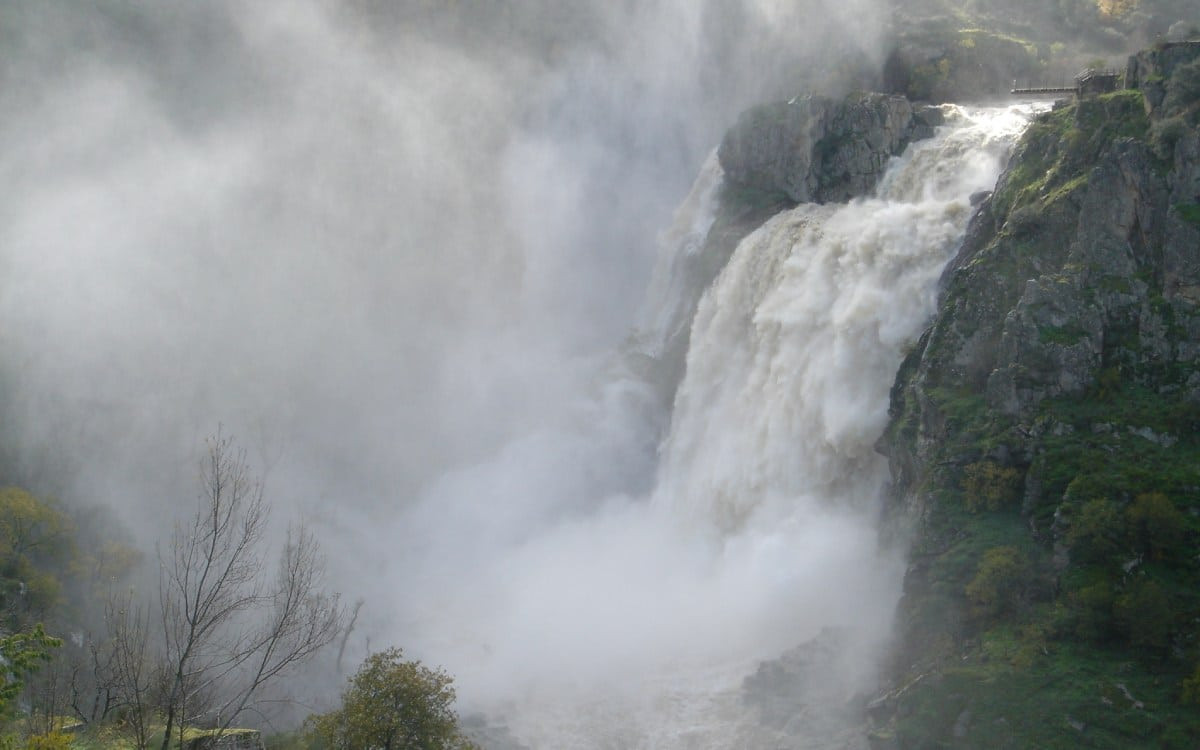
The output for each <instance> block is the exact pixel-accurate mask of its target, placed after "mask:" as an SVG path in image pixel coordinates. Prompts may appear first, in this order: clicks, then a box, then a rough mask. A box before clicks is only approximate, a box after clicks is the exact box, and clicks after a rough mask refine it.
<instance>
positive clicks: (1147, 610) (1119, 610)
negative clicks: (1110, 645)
mask: <svg viewBox="0 0 1200 750" xmlns="http://www.w3.org/2000/svg"><path fill="white" fill-rule="evenodd" d="M1113 614H1114V615H1115V616H1116V619H1117V624H1118V626H1120V628H1121V631H1122V632H1123V633H1124V634H1125V637H1126V638H1128V639H1129V644H1130V645H1131V646H1133V647H1134V648H1135V649H1138V650H1140V651H1143V652H1145V653H1147V654H1152V655H1157V656H1162V655H1165V654H1166V652H1167V648H1168V647H1169V646H1170V645H1171V632H1172V630H1174V627H1175V612H1174V610H1173V608H1172V607H1171V600H1170V598H1168V596H1167V593H1166V592H1165V591H1163V589H1162V587H1161V586H1159V585H1158V584H1157V583H1155V582H1154V581H1150V580H1145V579H1141V580H1138V581H1136V582H1134V584H1133V585H1132V586H1130V589H1129V591H1127V592H1126V593H1124V594H1122V595H1121V596H1120V597H1118V598H1117V600H1116V602H1115V603H1114V606H1113Z"/></svg>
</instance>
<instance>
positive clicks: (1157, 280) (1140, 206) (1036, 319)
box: [871, 44, 1200, 748]
mask: <svg viewBox="0 0 1200 750" xmlns="http://www.w3.org/2000/svg"><path fill="white" fill-rule="evenodd" d="M1129 67H1130V73H1129V80H1130V82H1131V83H1132V84H1134V85H1140V86H1141V89H1140V90H1127V91H1119V92H1116V93H1114V94H1111V95H1106V96H1102V97H1098V98H1087V99H1084V100H1082V101H1079V102H1077V103H1073V104H1070V105H1067V106H1060V107H1059V108H1057V109H1055V110H1054V111H1052V112H1049V113H1046V114H1045V115H1042V116H1041V117H1039V118H1038V120H1037V121H1036V122H1035V123H1034V124H1033V125H1032V126H1031V127H1030V129H1029V131H1028V132H1027V134H1026V136H1025V137H1024V139H1023V141H1022V144H1021V146H1020V147H1019V149H1018V152H1017V153H1016V154H1015V155H1014V157H1013V159H1012V162H1011V163H1010V166H1009V169H1008V170H1007V172H1006V173H1005V175H1004V176H1003V177H1002V178H1001V180H1000V182H999V184H998V185H997V187H996V190H995V192H994V194H993V195H992V196H991V198H990V199H989V200H988V201H986V202H985V204H984V205H983V206H982V208H981V210H980V211H979V212H978V214H977V215H976V216H975V217H974V219H973V221H972V223H971V227H970V229H969V230H968V236H967V239H966V241H965V242H964V245H963V247H962V249H961V251H960V253H959V254H958V256H957V257H956V259H955V260H954V261H953V262H952V263H951V265H950V266H949V268H948V269H947V271H946V274H945V276H944V277H943V285H944V289H943V295H942V299H941V302H940V309H939V312H938V315H937V317H936V319H935V321H934V323H933V325H932V327H931V328H930V329H929V330H928V331H927V332H926V334H925V336H924V337H923V338H922V339H921V341H920V343H919V345H918V346H917V348H916V349H915V350H914V351H913V352H912V353H911V354H910V356H909V357H908V358H907V360H906V361H905V364H904V365H903V367H902V368H901V371H900V374H899V376H898V378H897V382H896V385H895V388H894V390H893V399H892V400H893V403H892V416H893V419H892V423H891V426H890V428H889V431H888V434H887V435H886V436H885V438H884V439H883V440H882V441H881V444H880V445H881V449H882V450H884V451H885V452H886V453H887V454H888V455H889V457H890V460H891V465H892V469H893V477H894V480H895V484H896V500H895V505H894V506H893V508H892V521H893V524H894V527H906V528H908V529H909V531H910V532H911V533H912V538H913V548H912V557H911V564H910V568H909V570H908V573H907V576H906V584H905V597H904V599H903V601H902V603H901V608H900V612H899V618H898V636H897V637H898V643H897V647H896V658H895V663H894V665H893V668H892V675H893V685H892V689H891V691H890V692H888V693H886V694H883V695H881V696H879V697H878V699H877V700H876V701H875V703H874V704H873V705H872V711H871V714H872V720H873V722H874V724H875V728H874V735H873V736H874V742H875V744H876V746H878V747H880V748H884V747H895V748H902V747H934V746H936V747H970V748H986V747H1014V748H1015V747H1076V746H1080V745H1086V746H1093V747H1195V746H1197V743H1198V742H1200V712H1198V711H1197V708H1196V698H1197V696H1198V695H1200V690H1198V689H1197V688H1200V680H1198V679H1197V675H1200V671H1196V670H1197V664H1198V663H1200V627H1198V626H1197V622H1198V621H1200V620H1198V618H1200V563H1198V558H1197V552H1198V551H1200V343H1198V342H1200V128H1198V127H1197V125H1198V120H1200V113H1198V108H1200V101H1198V99H1200V85H1198V82H1200V45H1197V44H1183V45H1164V46H1163V47H1161V48H1159V49H1157V50H1152V51H1148V52H1145V53H1142V54H1140V55H1138V56H1136V57H1135V58H1133V59H1132V60H1131V61H1130V66H1129ZM1194 672H1195V673H1194Z"/></svg>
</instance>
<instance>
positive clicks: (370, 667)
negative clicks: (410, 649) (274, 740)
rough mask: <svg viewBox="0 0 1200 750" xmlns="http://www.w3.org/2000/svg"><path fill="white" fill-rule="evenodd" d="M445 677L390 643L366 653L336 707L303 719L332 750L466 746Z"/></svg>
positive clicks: (435, 749)
mask: <svg viewBox="0 0 1200 750" xmlns="http://www.w3.org/2000/svg"><path fill="white" fill-rule="evenodd" d="M451 683H452V679H451V678H450V676H449V675H448V674H446V673H445V672H443V671H442V670H440V669H429V668H428V667H425V666H423V665H422V664H421V662H419V661H405V660H404V653H403V652H402V651H401V650H400V649H398V648H390V649H388V650H386V651H383V652H381V653H377V654H372V655H370V656H368V657H367V659H366V661H364V662H363V665H362V666H361V667H360V668H359V670H358V672H357V673H356V674H355V675H354V677H352V678H351V679H350V687H349V688H348V689H347V690H346V692H344V693H343V694H342V707H341V708H339V709H336V710H334V711H330V712H329V713H326V714H321V715H319V716H313V717H310V718H309V723H310V726H311V728H312V732H313V733H314V734H315V735H316V736H317V738H318V739H319V740H321V741H322V742H323V743H324V744H325V746H326V747H328V748H331V749H332V750H451V749H453V750H466V749H467V748H472V747H473V745H472V744H471V743H470V742H469V741H467V739H466V738H464V737H463V735H462V733H461V732H460V731H459V728H458V715H457V714H456V713H455V711H454V708H453V703H454V697H455V695H454V688H453V687H452V686H451Z"/></svg>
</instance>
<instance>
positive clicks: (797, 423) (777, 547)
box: [401, 107, 1028, 750]
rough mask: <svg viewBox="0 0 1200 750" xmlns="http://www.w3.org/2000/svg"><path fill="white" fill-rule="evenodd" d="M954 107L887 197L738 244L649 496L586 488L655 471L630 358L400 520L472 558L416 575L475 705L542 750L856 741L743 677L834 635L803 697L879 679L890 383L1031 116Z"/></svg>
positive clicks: (431, 622)
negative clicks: (755, 699) (834, 738)
mask: <svg viewBox="0 0 1200 750" xmlns="http://www.w3.org/2000/svg"><path fill="white" fill-rule="evenodd" d="M946 115H947V125H945V126H944V127H942V128H940V129H939V132H938V134H937V135H936V137H934V138H932V139H929V140H927V141H923V142H919V143H917V144H915V145H914V146H912V147H911V148H909V149H908V151H907V152H906V153H905V154H904V155H903V156H902V157H901V158H899V159H897V160H895V162H894V163H893V165H892V167H891V169H890V170H889V172H888V174H887V175H886V176H885V179H884V181H883V182H882V184H881V185H880V187H879V189H878V191H877V194H876V196H874V197H870V198H866V199H860V200H856V201H854V202H852V203H850V204H848V205H831V206H815V205H803V206H799V207H797V208H795V209H793V210H790V211H786V212H783V213H781V214H779V215H777V216H775V217H774V218H772V219H771V220H769V221H768V222H767V223H766V224H765V225H763V226H762V227H760V228H759V229H758V230H756V231H755V232H753V233H752V234H751V235H750V236H748V237H746V238H745V239H744V240H743V241H742V242H741V243H740V244H739V246H738V247H737V249H736V251H735V252H734V254H733V256H732V257H731V258H730V260H729V261H728V264H727V265H726V267H725V268H724V270H723V271H722V272H721V273H720V275H719V276H718V278H717V279H716V281H715V282H713V283H712V284H711V286H710V288H708V289H707V291H705V292H704V295H703V297H702V299H701V301H700V303H699V307H698V310H697V312H696V314H695V318H694V321H693V322H692V329H691V340H690V349H689V351H688V353H687V369H686V374H685V376H684V379H683V381H682V383H681V384H680V385H679V388H678V392H677V396H676V399H675V404H674V408H673V411H672V414H671V415H670V429H669V434H668V435H667V437H666V438H665V440H664V441H663V443H662V445H661V446H660V463H659V466H658V471H657V481H656V485H655V487H654V488H653V490H652V491H650V492H648V493H646V494H645V495H643V494H642V493H640V492H638V491H635V490H631V489H629V488H628V487H626V488H625V489H619V488H617V489H609V490H608V493H609V494H606V495H602V496H596V495H595V494H594V488H595V487H596V486H597V482H596V480H595V477H596V476H602V475H603V474H604V473H605V471H607V470H610V469H612V470H615V469H618V468H620V467H622V466H623V465H624V464H625V463H627V462H629V461H639V460H642V459H641V458H639V457H640V456H643V455H645V449H644V447H640V448H639V447H636V446H637V445H638V444H639V443H641V442H644V441H645V440H646V439H647V437H648V436H649V435H651V434H652V433H653V431H654V430H655V427H654V424H656V423H657V421H658V418H657V417H654V416H653V415H648V412H650V411H653V409H654V408H655V407H654V404H655V401H654V398H653V396H651V395H649V391H652V390H653V389H652V388H650V387H649V386H647V385H646V383H645V382H644V379H643V375H641V374H639V373H637V372H634V371H633V370H631V368H629V367H615V368H611V370H610V372H609V377H608V379H607V380H606V381H604V382H602V383H601V384H600V385H601V387H600V388H599V389H598V394H599V395H594V396H593V398H592V399H591V400H589V401H588V402H587V403H586V404H584V405H582V406H581V407H580V412H579V413H578V414H577V415H576V418H575V419H571V420H567V421H566V422H564V423H563V424H560V425H558V426H556V427H553V428H548V429H547V430H545V431H543V432H542V433H540V434H538V435H535V436H532V437H530V438H528V439H526V440H524V441H521V442H520V443H515V444H513V445H511V446H510V447H509V448H508V449H507V450H506V451H505V452H504V454H503V455H500V456H498V457H496V459H495V460H494V461H492V462H485V463H484V464H481V465H478V466H475V467H472V468H471V469H469V470H467V471H463V472H459V473H458V474H456V475H452V476H450V477H448V478H447V479H446V480H444V481H443V482H441V483H439V485H438V486H437V487H435V488H434V489H433V490H432V491H431V492H430V493H427V496H426V498H425V499H424V501H423V502H422V503H420V504H419V505H418V506H417V508H416V510H415V511H414V512H412V513H409V514H406V515H405V516H404V517H403V518H402V519H401V523H402V524H404V525H405V527H406V528H407V530H408V534H409V536H410V537H415V538H420V536H421V535H422V534H423V533H425V531H424V530H428V533H429V534H431V535H432V534H436V535H438V536H439V537H440V538H441V539H443V540H447V539H454V540H456V542H457V546H456V545H452V544H448V543H445V541H442V542H437V543H431V544H430V545H429V547H428V549H427V550H426V552H428V555H427V554H426V552H422V551H420V550H417V551H416V552H415V553H410V556H409V559H408V561H407V562H406V563H404V565H403V567H404V569H405V570H406V571H409V570H411V571H415V572H414V573H413V574H411V575H410V576H409V577H408V579H407V580H405V581H404V582H403V587H404V590H406V591H410V592H413V593H414V596H413V602H415V604H414V605H413V608H412V609H411V611H410V615H409V617H410V621H409V625H408V626H407V627H406V630H407V631H408V632H407V633H406V636H405V639H404V642H406V643H410V644H415V647H416V649H417V652H418V653H420V654H422V655H423V656H425V657H426V658H430V656H431V655H432V657H433V658H436V660H437V661H438V662H439V663H442V664H444V665H445V666H446V667H447V668H448V669H449V670H450V671H451V673H453V674H455V675H456V676H457V678H458V682H459V685H460V694H461V695H462V697H463V699H464V708H465V709H466V710H468V711H470V710H482V711H484V712H486V713H487V714H489V715H490V716H493V717H504V721H505V722H506V723H507V724H508V726H509V728H510V729H511V732H512V735H513V736H515V737H516V738H518V739H519V741H520V742H521V743H523V744H524V745H525V746H527V747H530V748H536V749H538V750H542V749H546V750H548V749H550V748H554V749H555V750H567V749H570V748H581V749H582V748H597V747H601V748H622V749H634V748H704V749H706V748H713V749H714V750H715V749H716V748H729V747H747V748H758V747H810V746H812V747H819V746H821V745H820V744H819V743H820V742H821V741H822V740H823V739H828V738H827V737H826V736H825V735H826V733H828V732H836V731H838V730H837V728H836V727H833V728H830V727H822V728H818V727H817V726H816V725H814V724H811V723H809V722H810V720H811V721H820V720H821V719H820V713H821V712H818V711H816V709H815V708H814V709H812V711H813V712H814V714H813V716H811V717H809V719H804V720H802V721H801V720H797V721H793V722H791V723H790V724H787V725H786V726H774V725H772V726H768V725H767V722H765V721H764V720H763V717H762V716H760V715H759V713H758V709H757V708H756V707H755V706H754V705H753V704H752V702H747V700H746V698H745V694H744V691H743V681H744V680H745V679H746V677H747V676H748V675H750V674H751V673H753V671H754V670H755V668H756V666H757V665H758V663H759V662H761V661H762V660H764V659H772V658H775V657H777V656H779V655H780V654H782V653H783V652H785V651H787V650H788V649H790V648H793V647H795V646H797V645H798V644H802V643H804V642H806V641H810V640H811V639H813V638H815V637H817V636H818V635H819V634H821V633H822V632H823V631H826V630H828V629H829V628H839V629H840V630H839V632H838V636H837V639H836V643H837V646H836V648H835V649H833V650H834V651H836V652H837V653H836V656H835V657H834V658H832V660H827V661H828V663H827V664H825V665H824V666H823V668H822V669H823V671H822V672H821V674H820V678H819V680H817V681H816V682H813V683H812V684H806V685H803V686H801V688H802V689H803V690H805V691H807V692H806V695H809V696H810V697H811V699H812V700H810V701H809V703H810V704H812V705H814V706H816V705H824V704H821V703H820V702H821V701H831V703H829V704H828V705H832V706H837V705H845V702H846V700H847V699H848V698H849V696H850V695H852V694H853V693H854V692H856V691H860V690H863V689H865V687H866V686H867V685H869V684H870V680H871V679H872V669H873V666H872V665H873V663H874V655H875V653H876V651H877V649H878V647H879V646H880V644H881V643H882V641H883V640H884V638H885V637H886V634H887V632H888V630H889V627H890V617H891V612H892V610H893V608H894V606H895V602H896V599H897V597H898V596H899V587H900V574H901V571H902V566H901V564H900V561H899V560H897V559H896V558H895V556H894V553H886V552H882V551H881V550H880V548H879V544H878V531H877V528H876V519H877V516H878V511H879V500H880V496H881V491H882V488H883V485H884V482H885V480H886V466H885V462H884V461H883V459H882V457H880V456H879V455H877V454H876V453H875V452H874V449H873V445H874V443H875V441H876V440H877V439H878V437H879V435H880V434H881V432H882V430H883V428H884V425H885V420H886V411H887V398H888V390H889V387H890V385H891V382H892V379H893V378H894V376H895V372H896V369H897V367H898V365H899V362H900V359H901V357H902V355H903V353H904V350H905V347H907V346H909V345H910V344H911V343H912V342H913V341H914V339H915V337H916V336H917V334H918V333H919V331H920V329H921V327H922V326H923V325H925V323H926V321H927V320H928V318H929V317H930V315H931V313H932V312H933V309H934V302H935V296H936V283H937V278H938V276H939V274H940V272H941V269H942V268H943V266H944V264H945V263H946V261H947V260H948V258H949V257H950V255H951V253H952V252H953V251H954V249H955V246H956V243H957V242H958V240H959V238H960V237H961V236H962V234H963V232H964V230H965V228H966V224H967V221H968V219H969V216H970V213H971V208H970V204H969V196H970V195H971V194H972V193H974V192H975V191H978V190H983V189H987V188H990V187H991V186H992V185H993V184H994V183H995V180H996V178H997V176H998V174H999V171H1000V168H1001V166H1002V161H1003V159H1004V157H1005V155H1006V154H1007V152H1008V150H1009V149H1010V147H1011V145H1012V143H1013V142H1014V140H1015V138H1016V136H1017V135H1018V134H1019V133H1020V131H1021V130H1022V129H1023V128H1024V126H1025V124H1026V122H1027V115H1028V110H1027V108H1023V107H1012V108H1007V109H962V108H957V107H947V111H946ZM719 177H720V174H719V168H718V167H717V166H716V165H715V164H714V163H710V164H709V165H707V167H706V169H705V172H704V173H703V175H702V176H701V178H700V180H699V181H698V183H697V186H696V188H695V189H694V190H693V193H692V195H691V196H690V197H689V199H688V201H687V202H686V203H685V204H684V206H683V208H682V209H681V210H680V212H679V213H678V214H677V217H676V218H677V226H676V227H675V228H674V229H673V230H672V231H671V232H670V233H669V234H668V235H666V236H667V237H668V238H669V239H670V240H671V241H672V242H673V243H674V248H673V252H668V253H665V254H664V256H663V257H662V259H661V260H660V263H661V264H662V265H663V267H662V268H660V272H659V274H658V277H657V281H656V282H655V284H654V287H653V288H654V289H655V290H657V293H658V294H665V295H666V296H664V297H661V298H659V299H657V300H654V301H653V304H651V305H648V310H647V312H646V314H645V316H644V317H645V319H647V320H650V321H653V323H654V325H656V326H658V328H657V329H656V330H653V331H648V332H645V333H644V334H642V335H641V336H639V337H635V338H636V341H638V342H640V344H641V345H642V346H643V347H644V351H645V352H646V354H647V355H650V356H651V357H652V356H654V355H659V354H661V352H662V344H663V342H665V341H666V340H667V339H668V338H669V337H670V336H671V335H672V333H673V330H674V329H676V328H677V327H678V326H679V325H680V320H679V317H680V315H681V311H683V310H687V309H690V304H691V303H688V302H686V301H685V299H686V297H687V295H691V298H692V299H694V298H695V294H696V293H697V290H694V289H688V288H687V286H686V284H681V283H679V282H678V280H673V279H672V278H671V272H670V271H669V270H665V271H664V269H671V268H679V267H681V264H680V259H681V256H686V255H688V254H694V253H696V252H697V251H698V248H699V247H700V242H701V240H702V238H703V235H704V233H705V232H706V231H707V229H708V227H709V226H710V225H711V223H712V211H713V209H714V205H715V202H714V200H713V196H714V191H715V189H716V186H717V184H718V182H719ZM622 361H624V362H626V363H627V362H628V361H630V360H628V359H625V360H622ZM642 366H643V367H644V366H646V363H645V362H643V363H642ZM633 369H636V368H633ZM652 376H653V374H651V375H650V376H649V377H651V378H652ZM631 445H634V446H635V447H632V448H631V447H630V446H631ZM539 467H540V468H539ZM580 474H586V475H588V478H585V479H579V478H578V477H577V475H580ZM530 477H537V478H539V481H538V483H537V484H531V483H529V478H530ZM514 482H517V483H522V482H523V483H524V484H521V485H520V486H518V487H514ZM609 486H610V488H614V487H617V486H616V485H612V484H610V485H609ZM589 489H592V490H593V494H589ZM621 493H632V495H630V494H621ZM513 497H518V498H520V499H521V500H520V502H519V503H515V504H514V503H513V502H511V500H509V501H508V502H506V503H501V502H500V500H501V499H508V498H513ZM443 550H450V551H449V552H445V551H443ZM435 553H436V554H435ZM438 555H444V556H438ZM435 570H436V571H441V573H442V577H438V578H437V579H433V580H430V579H427V578H426V576H425V571H435ZM801 688H796V689H801ZM806 700H807V699H806ZM839 701H840V704H839Z"/></svg>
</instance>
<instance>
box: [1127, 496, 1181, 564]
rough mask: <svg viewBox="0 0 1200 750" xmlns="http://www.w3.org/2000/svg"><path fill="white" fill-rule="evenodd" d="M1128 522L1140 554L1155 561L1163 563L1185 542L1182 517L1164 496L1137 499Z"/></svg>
mask: <svg viewBox="0 0 1200 750" xmlns="http://www.w3.org/2000/svg"><path fill="white" fill-rule="evenodd" d="M1125 518H1126V519H1127V521H1128V522H1129V529H1130V531H1131V533H1132V534H1133V537H1134V540H1135V544H1136V545H1137V549H1138V551H1139V552H1141V553H1143V554H1146V555H1148V556H1149V557H1150V559H1152V560H1161V559H1162V558H1163V557H1164V556H1165V555H1167V554H1168V553H1169V552H1171V551H1172V550H1173V549H1174V548H1175V547H1176V546H1177V545H1178V544H1179V543H1180V542H1181V541H1183V532H1184V518H1183V514H1182V513H1180V512H1179V510H1178V509H1177V508H1176V507H1175V503H1173V502H1171V500H1170V498H1168V497H1167V496H1166V495H1164V494H1163V493H1161V492H1148V493H1145V494H1141V495H1138V496H1137V499H1136V500H1134V502H1133V505H1131V506H1129V508H1128V509H1127V510H1126V511H1125Z"/></svg>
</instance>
